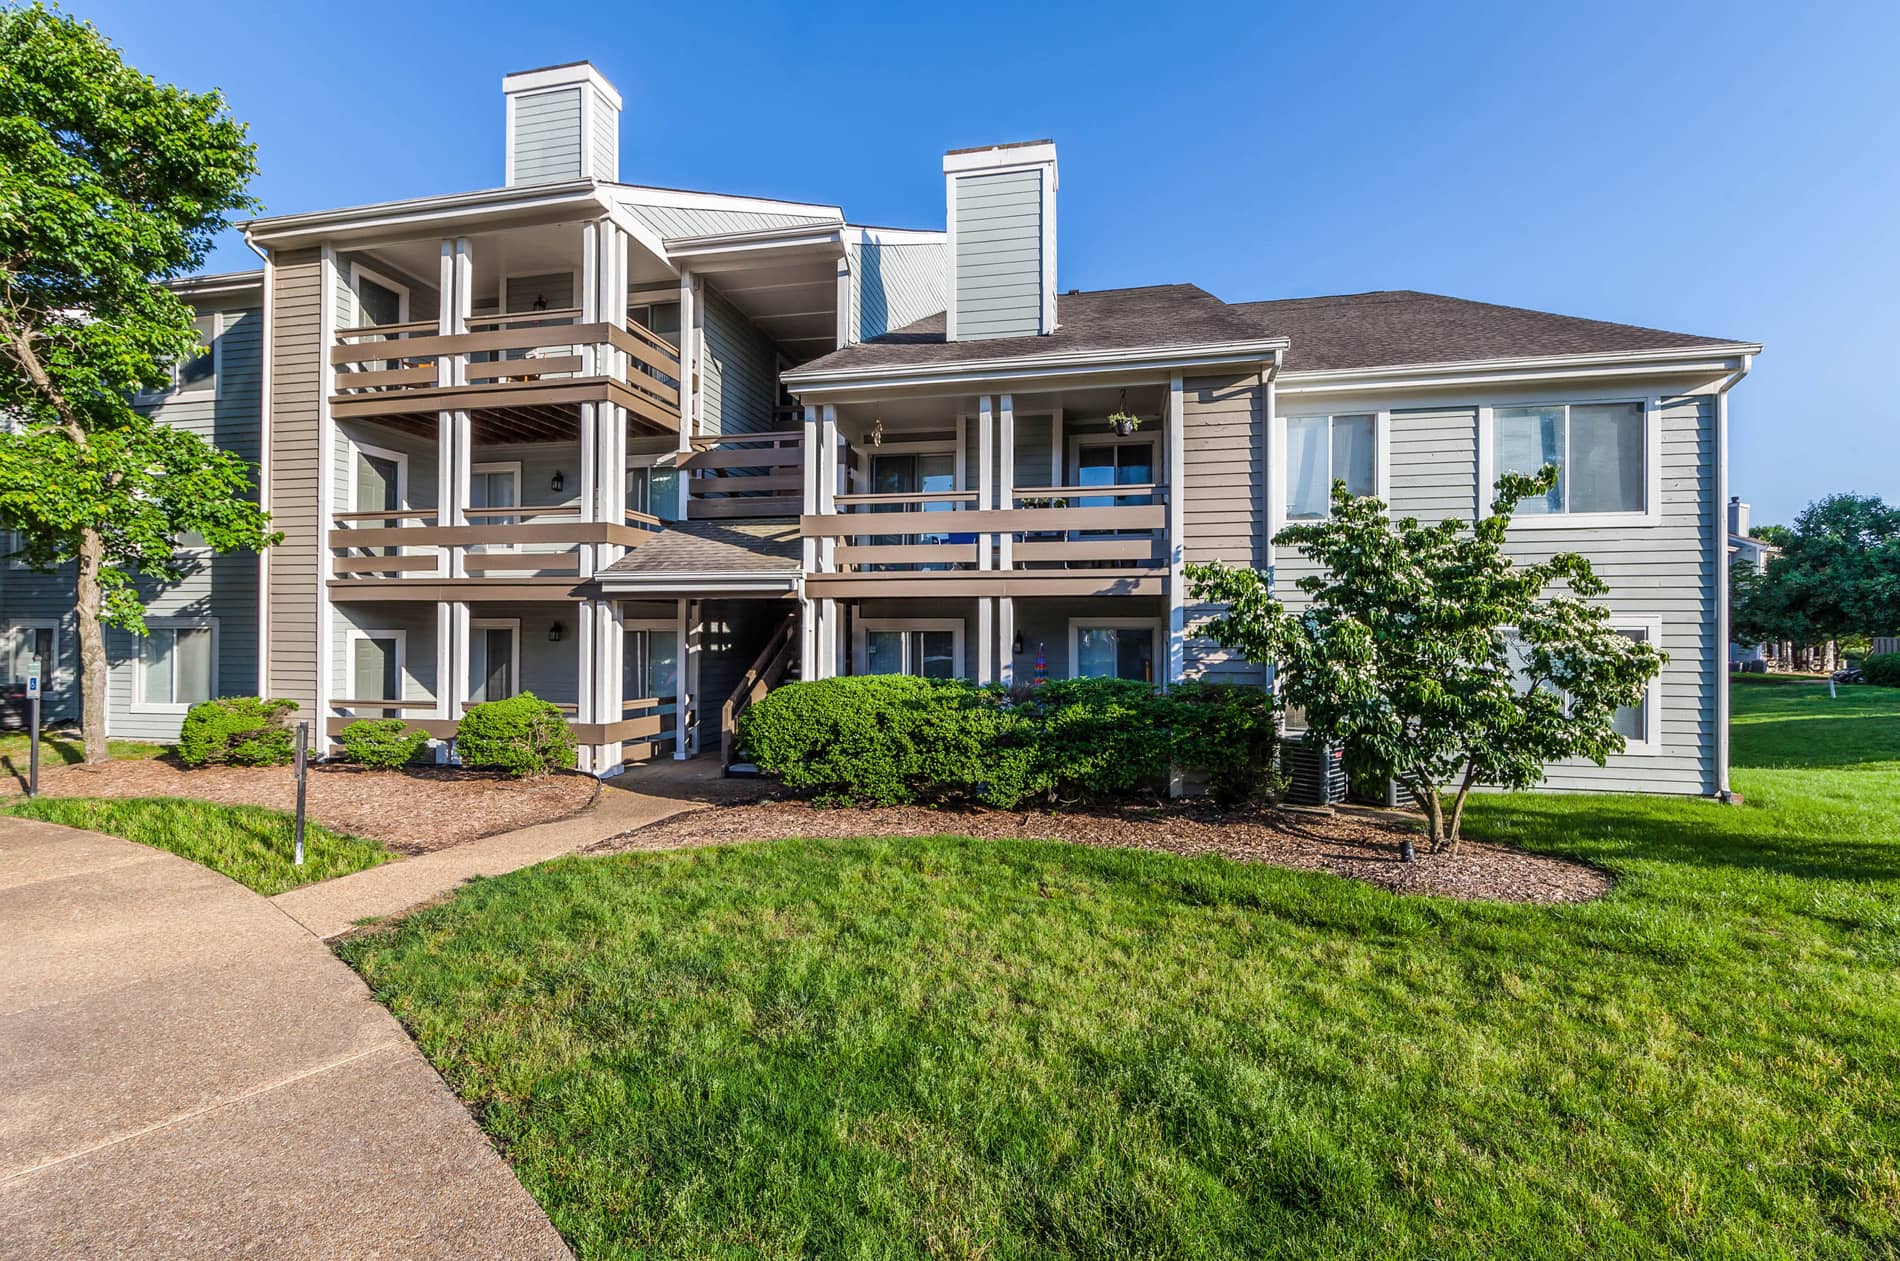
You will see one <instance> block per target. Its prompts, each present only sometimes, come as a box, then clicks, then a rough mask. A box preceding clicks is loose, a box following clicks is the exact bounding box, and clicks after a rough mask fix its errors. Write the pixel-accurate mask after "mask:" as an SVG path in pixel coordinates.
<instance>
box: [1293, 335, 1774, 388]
mask: <svg viewBox="0 0 1900 1261" xmlns="http://www.w3.org/2000/svg"><path fill="white" fill-rule="evenodd" d="M1761 350H1762V348H1761V346H1760V344H1758V343H1755V342H1720V343H1711V344H1709V345H1706V346H1667V347H1656V348H1654V349H1650V350H1616V351H1596V352H1592V353H1589V354H1579V355H1529V356H1522V357H1513V358H1497V359H1465V360H1445V361H1440V362H1432V363H1408V364H1380V365H1377V366H1374V367H1360V368H1326V369H1319V370H1308V371H1301V370H1300V369H1299V368H1286V369H1283V370H1282V371H1281V373H1280V376H1279V388H1280V390H1281V391H1282V392H1284V393H1301V392H1314V393H1317V392H1321V391H1337V390H1342V389H1400V388H1406V387H1410V386H1421V385H1477V384H1485V383H1487V382H1491V381H1514V380H1524V379H1527V378H1537V377H1545V378H1563V377H1575V376H1616V375H1630V374H1633V373H1644V374H1651V375H1654V374H1664V373H1677V372H1680V373H1688V372H1700V371H1704V370H1710V371H1725V370H1729V369H1731V368H1733V367H1734V366H1735V364H1736V361H1738V360H1742V359H1747V358H1752V357H1753V356H1755V355H1758V354H1760V353H1761Z"/></svg>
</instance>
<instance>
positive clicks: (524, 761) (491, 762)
mask: <svg viewBox="0 0 1900 1261" xmlns="http://www.w3.org/2000/svg"><path fill="white" fill-rule="evenodd" d="M455 749H456V752H457V753H459V754H460V755H461V758H462V765H464V766H478V767H491V768H493V769H496V770H503V771H507V772H508V773H509V774H510V775H513V776H515V777H516V778H518V779H519V778H525V777H526V776H529V775H545V774H547V773H548V772H549V771H551V770H555V769H557V768H558V769H562V770H568V769H572V768H573V766H574V763H575V760H576V758H575V750H574V733H573V731H571V730H570V729H569V728H568V725H567V717H566V715H564V714H562V713H561V710H560V707H559V706H558V705H556V704H554V702H552V701H544V700H542V699H541V698H540V697H538V696H536V695H535V694H534V693H533V692H522V693H520V694H519V695H516V696H510V697H509V698H508V699H506V700H500V701H487V702H484V703H483V704H480V705H476V706H473V707H471V708H470V709H469V711H468V712H467V713H466V714H463V715H462V721H461V722H459V723H457V724H456V725H455Z"/></svg>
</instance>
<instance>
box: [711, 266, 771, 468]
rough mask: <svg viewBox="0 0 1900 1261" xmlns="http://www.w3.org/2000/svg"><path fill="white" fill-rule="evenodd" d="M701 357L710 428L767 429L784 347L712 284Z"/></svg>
mask: <svg viewBox="0 0 1900 1261" xmlns="http://www.w3.org/2000/svg"><path fill="white" fill-rule="evenodd" d="M705 314H706V318H705V321H704V324H703V325H702V330H701V331H702V333H703V337H704V341H703V345H702V353H701V356H700V405H701V409H702V411H701V414H702V416H703V418H704V421H705V425H706V428H707V431H708V432H710V433H765V432H767V431H769V430H770V429H771V428H772V416H773V411H774V409H775V408H776V406H777V404H778V352H777V351H776V350H775V349H774V348H773V346H772V343H771V342H770V341H769V340H767V339H766V337H765V335H764V334H762V333H760V332H759V331H758V329H756V328H754V327H753V326H752V324H751V323H750V322H749V321H747V319H746V318H745V316H743V315H741V314H740V313H739V310H738V308H737V307H735V306H733V305H732V304H731V303H730V302H728V301H726V300H725V299H724V298H723V297H721V296H720V295H719V294H718V293H717V292H715V291H714V290H713V289H712V288H711V286H708V287H707V289H706V303H705Z"/></svg>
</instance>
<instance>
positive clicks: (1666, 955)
mask: <svg viewBox="0 0 1900 1261" xmlns="http://www.w3.org/2000/svg"><path fill="white" fill-rule="evenodd" d="M1734 694H1735V698H1736V722H1735V728H1734V760H1735V762H1736V764H1737V767H1738V769H1737V771H1736V772H1735V776H1734V779H1735V786H1736V787H1737V789H1738V790H1739V791H1741V792H1743V793H1744V794H1746V795H1747V799H1748V800H1747V804H1746V805H1744V806H1740V807H1728V806H1721V805H1717V804H1714V803H1711V802H1704V801H1686V800H1671V799H1646V798H1638V797H1606V796H1558V795H1535V794H1525V795H1515V796H1502V797H1495V798H1486V799H1484V800H1481V801H1479V802H1477V803H1476V804H1475V805H1474V806H1473V808H1472V818H1471V822H1470V829H1471V831H1472V832H1473V834H1475V835H1479V836H1483V837H1487V838H1492V839H1510V840H1515V841H1518V842H1519V843H1522V844H1524V845H1526V846H1529V847H1532V848H1535V849H1540V850H1548V851H1551V852H1557V853H1563V854H1568V855H1572V856H1575V857H1578V858H1581V859H1585V860H1587V861H1590V862H1594V863H1599V864H1601V865H1602V866H1603V867H1605V868H1607V869H1608V870H1610V871H1611V872H1612V873H1614V875H1615V876H1616V879H1617V885H1616V887H1615V889H1614V890H1613V891H1612V892H1611V893H1610V894H1609V896H1607V897H1606V898H1604V899H1602V900H1601V901H1598V902H1595V903H1591V904H1587V905H1581V906H1556V907H1522V906H1501V905H1483V904H1471V903H1459V902H1451V901H1442V900H1435V899H1426V898H1407V897H1399V896H1394V895H1390V894H1387V893H1383V892H1380V891H1378V890H1375V889H1373V888H1371V887H1368V886H1365V885H1361V884H1356V883H1353V882H1350V881H1346V880H1341V879H1337V878H1334V877H1329V876H1324V875H1315V874H1307V873H1299V872H1291V871H1283V870H1277V869H1273V868H1267V867H1259V866H1247V865H1241V864H1235V863H1230V862H1226V861H1222V860H1218V859H1197V860H1192V861H1189V860H1182V859H1178V858H1174V857H1171V856H1168V855H1162V854H1153V853H1145V852H1107V851H1100V850H1092V849H1086V848H1079V847H1069V846H1063V845H1056V844H1044V843H997V842H992V843H979V842H973V841H968V840H959V839H955V838H940V839H933V840H912V841H888V840H875V839H867V840H859V841H847V842H812V841H785V842H779V843H773V844H766V845H757V846H747V847H736V848H728V849H713V850H698V851H691V852H679V853H667V854H643V855H621V856H615V857H609V858H596V859H580V858H576V859H568V860H563V861H559V862H555V863H549V864H545V865H543V866H540V867H536V868H533V869H530V870H527V871H523V872H519V873H516V874H514V875H511V876H507V877H503V878H500V879H495V880H487V881H481V882H477V883H476V884H474V885H473V886H471V887H469V888H467V889H465V890H464V891H463V892H462V893H461V894H459V895H458V896H457V897H456V898H455V899H453V900H452V901H451V902H449V903H448V904H446V905H443V906H440V907H437V908H434V909H431V910H428V911H425V912H422V913H420V914H418V915H416V916H415V917H413V918H411V919H410V920H408V921H406V922H405V923H403V924H402V925H400V926H398V927H397V928H395V929H393V930H391V931H389V932H385V933H379V934H374V935H369V936H365V937H361V938H358V939H356V940H354V941H352V942H349V943H347V944H346V945H345V946H344V947H343V950H344V954H345V957H347V958H348V959H349V960H350V961H351V962H352V963H354V964H355V965H356V966H357V967H358V968H359V969H360V970H361V971H362V972H363V973H364V975H365V976H366V977H367V978H368V979H369V980H370V982H371V984H372V985H373V986H374V987H375V989H376V991H377V993H378V995H379V997H381V998H382V999H383V1001H385V1002H386V1003H388V1004H389V1006H390V1007H391V1009H392V1010H394V1011H395V1012H396V1013H397V1014H398V1015H399V1016H400V1017H401V1018H402V1019H403V1020H404V1021H405V1022H406V1023H407V1025H408V1026H409V1027H410V1029H411V1030H412V1031H413V1032H414V1033H415V1035H416V1037H417V1039H418V1041H419V1042H420V1044H421V1045H422V1048H423V1049H424V1051H425V1052H426V1053H427V1054H428V1055H429V1057H430V1058H431V1060H433V1061H434V1063H435V1064H436V1065H437V1067H438V1068H440V1069H441V1070H442V1072H443V1073H444V1075H445V1076H446V1077H447V1078H448V1080H449V1081H450V1082H451V1083H452V1084H453V1085H454V1086H455V1088H456V1089H457V1090H458V1091H459V1092H460V1093H461V1094H462V1096H463V1097H464V1098H465V1099H466V1100H468V1101H469V1102H470V1103H471V1104H472V1105H473V1106H474V1107H475V1109H476V1110H477V1114H478V1115H479V1116H480V1118H481V1121H482V1123H483V1125H484V1126H485V1127H486V1128H487V1129H488V1131H489V1132H490V1133H491V1134H492V1135H494V1136H495V1138H496V1139H497V1140H499V1142H500V1143H501V1145H502V1147H503V1149H504V1150H505V1151H506V1152H507V1154H508V1156H509V1159H510V1160H511V1161H512V1162H513V1164H514V1166H515V1169H516V1171H517V1173H518V1174H519V1175H520V1177H521V1179H522V1181H523V1183H524V1184H525V1185H527V1187H528V1188H529V1189H530V1190H531V1191H532V1192H533V1193H534V1194H535V1196H536V1197H537V1198H538V1199H539V1200H540V1201H541V1203H542V1204H543V1205H544V1206H545V1207H546V1208H547V1210H548V1211H549V1213H550V1215H551V1216H552V1218H553V1220H554V1222H555V1224H556V1225H557V1226H558V1227H559V1228H560V1229H561V1230H562V1232H563V1233H564V1234H565V1235H566V1236H567V1238H568V1239H569V1240H570V1241H571V1242H572V1243H573V1244H574V1245H575V1246H576V1248H577V1249H578V1250H579V1252H580V1253H581V1255H582V1256H583V1257H588V1258H596V1257H632V1256H643V1257H645V1256H652V1257H689V1256H705V1255H745V1256H754V1255H757V1256H795V1255H805V1256H841V1255H850V1256H877V1257H886V1256H961V1257H975V1256H982V1257H985V1258H990V1259H992V1261H1000V1259H1001V1258H1015V1257H1023V1258H1028V1257H1047V1256H1074V1257H1082V1256H1087V1257H1153V1256H1183V1257H1252V1256H1300V1257H1392V1256H1408V1257H1448V1256H1466V1257H1494V1256H1516V1257H1545V1256H1573V1257H1584V1256H1588V1257H1606V1256H1614V1257H1653V1256H1658V1255H1676V1256H1757V1257H1783V1256H1785V1257H1796V1256H1799V1257H1842V1258H1848V1257H1853V1258H1861V1257H1867V1256H1876V1255H1887V1256H1891V1255H1894V1254H1895V1253H1896V1252H1897V1251H1900V1091H1896V1089H1895V1082H1896V1081H1900V693H1889V692H1881V691H1877V690H1875V689H1854V690H1846V689H1844V690H1843V692H1842V696H1841V699H1840V700H1838V701H1832V702H1830V701H1829V700H1828V697H1827V689H1826V685H1825V684H1821V685H1814V686H1807V687H1803V686H1801V685H1794V684H1766V685H1764V684H1756V683H1753V682H1752V681H1751V682H1742V683H1739V684H1738V685H1737V686H1736V689H1735V693H1734Z"/></svg>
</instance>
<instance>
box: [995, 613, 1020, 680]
mask: <svg viewBox="0 0 1900 1261" xmlns="http://www.w3.org/2000/svg"><path fill="white" fill-rule="evenodd" d="M1015 640H1016V601H1015V598H1014V597H1012V596H1006V595H1001V596H997V597H996V681H997V682H998V683H1001V684H1002V685H1003V686H1004V687H1014V686H1015V685H1016V645H1015Z"/></svg>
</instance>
